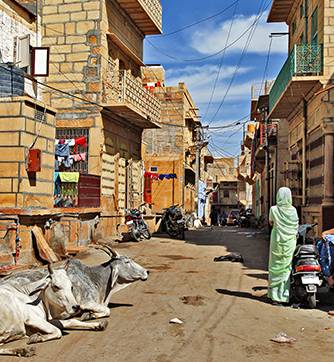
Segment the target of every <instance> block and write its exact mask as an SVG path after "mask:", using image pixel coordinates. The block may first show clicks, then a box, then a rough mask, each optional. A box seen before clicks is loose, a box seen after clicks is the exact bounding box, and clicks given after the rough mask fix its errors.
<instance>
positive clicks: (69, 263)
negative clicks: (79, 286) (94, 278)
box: [64, 260, 70, 271]
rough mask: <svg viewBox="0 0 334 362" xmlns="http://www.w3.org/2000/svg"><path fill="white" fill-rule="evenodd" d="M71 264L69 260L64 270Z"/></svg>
mask: <svg viewBox="0 0 334 362" xmlns="http://www.w3.org/2000/svg"><path fill="white" fill-rule="evenodd" d="M69 266H70V261H69V260H68V261H67V263H66V264H65V267H64V270H65V271H66V270H67V269H68V267H69Z"/></svg>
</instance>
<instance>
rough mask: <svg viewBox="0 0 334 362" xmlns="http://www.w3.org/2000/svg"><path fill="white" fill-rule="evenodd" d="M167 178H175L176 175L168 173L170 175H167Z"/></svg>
mask: <svg viewBox="0 0 334 362" xmlns="http://www.w3.org/2000/svg"><path fill="white" fill-rule="evenodd" d="M169 177H170V178H177V176H176V173H170V174H169Z"/></svg>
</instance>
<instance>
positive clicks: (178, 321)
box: [169, 318, 183, 324]
mask: <svg viewBox="0 0 334 362" xmlns="http://www.w3.org/2000/svg"><path fill="white" fill-rule="evenodd" d="M169 323H176V324H182V323H183V322H182V321H180V319H179V318H173V319H171V320H170V321H169Z"/></svg>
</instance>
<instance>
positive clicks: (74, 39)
mask: <svg viewBox="0 0 334 362" xmlns="http://www.w3.org/2000/svg"><path fill="white" fill-rule="evenodd" d="M66 43H67V44H79V43H82V44H86V36H85V35H71V36H67V37H66Z"/></svg>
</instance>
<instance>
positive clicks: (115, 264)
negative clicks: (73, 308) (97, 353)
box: [0, 245, 149, 321]
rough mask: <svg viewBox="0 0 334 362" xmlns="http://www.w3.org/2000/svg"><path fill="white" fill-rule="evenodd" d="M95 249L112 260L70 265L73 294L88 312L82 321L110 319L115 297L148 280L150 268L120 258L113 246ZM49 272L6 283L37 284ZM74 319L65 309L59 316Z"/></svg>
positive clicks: (32, 272) (30, 272) (28, 273)
mask: <svg viewBox="0 0 334 362" xmlns="http://www.w3.org/2000/svg"><path fill="white" fill-rule="evenodd" d="M95 247H96V248H99V249H102V250H103V251H105V252H106V253H107V254H108V255H109V256H110V259H109V260H108V261H107V262H105V263H103V264H100V265H96V266H86V265H84V264H83V263H82V262H81V261H80V260H77V259H70V260H69V261H67V262H66V263H68V268H67V275H68V276H69V278H70V280H71V282H72V284H73V289H72V291H73V295H74V297H75V299H76V301H77V303H78V304H79V306H80V312H82V311H83V312H84V313H83V314H82V316H81V321H85V320H89V319H95V318H103V317H109V316H110V309H109V308H108V304H109V302H110V298H111V296H112V295H113V294H115V293H116V292H118V291H119V290H121V289H124V288H125V287H127V286H129V285H130V284H131V283H133V282H134V281H136V280H143V281H145V280H146V279H147V278H148V274H149V272H148V271H147V270H146V269H144V268H143V267H141V266H140V265H138V264H137V263H135V262H134V261H133V260H131V259H129V258H128V257H127V256H124V255H119V254H118V253H117V252H116V251H115V250H113V249H112V248H111V247H109V246H106V245H103V246H100V245H97V246H95ZM56 269H57V268H56ZM45 273H46V270H45V269H38V270H28V271H24V272H21V273H19V274H16V275H13V276H8V277H6V278H4V280H10V279H12V278H14V279H15V278H17V277H18V276H20V275H21V276H25V277H27V278H28V279H29V280H30V281H31V282H34V281H35V280H37V279H40V278H42V277H43V276H45ZM0 286H1V283H0ZM70 316H71V314H70V313H68V311H66V310H64V311H63V312H62V313H61V314H60V315H59V319H66V318H69V317H70Z"/></svg>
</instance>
